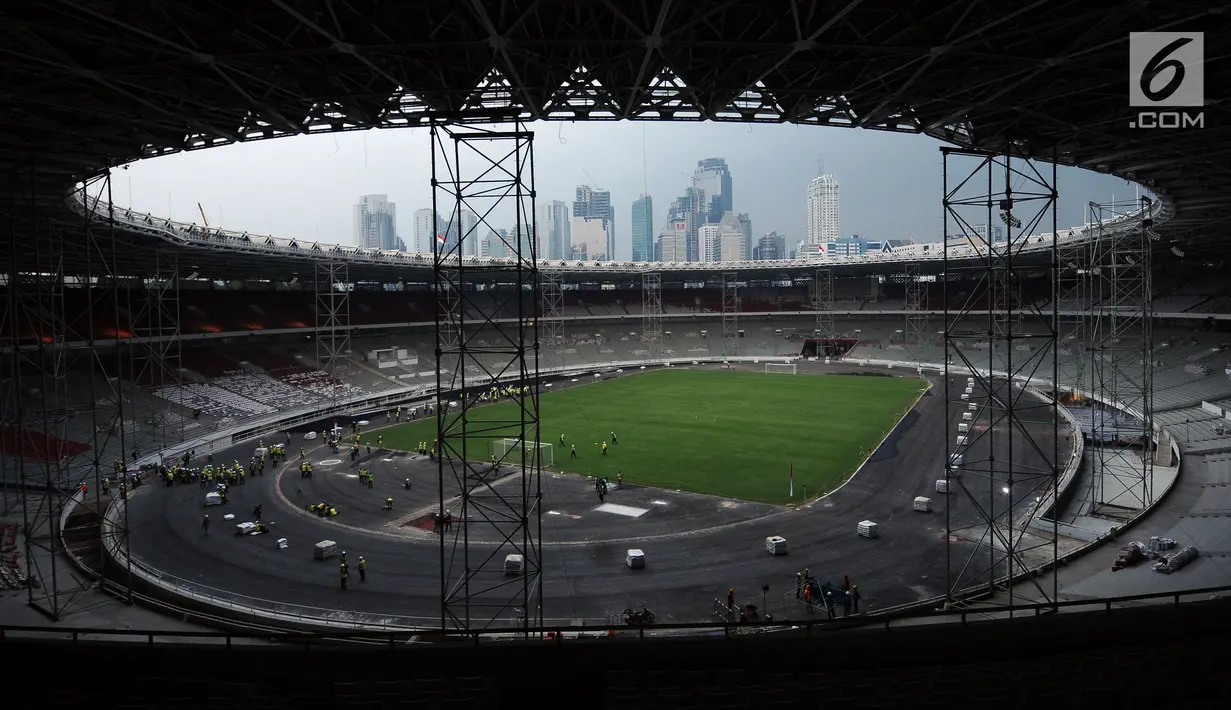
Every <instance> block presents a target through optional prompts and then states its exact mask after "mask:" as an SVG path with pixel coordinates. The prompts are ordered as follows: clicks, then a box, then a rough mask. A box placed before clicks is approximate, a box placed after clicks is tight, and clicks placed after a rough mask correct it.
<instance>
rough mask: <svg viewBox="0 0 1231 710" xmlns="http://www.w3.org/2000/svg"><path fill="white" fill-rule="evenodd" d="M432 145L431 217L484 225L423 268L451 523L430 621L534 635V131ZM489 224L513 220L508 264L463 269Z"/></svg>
mask: <svg viewBox="0 0 1231 710" xmlns="http://www.w3.org/2000/svg"><path fill="white" fill-rule="evenodd" d="M431 136H432V208H433V210H434V211H435V212H436V213H437V214H439V213H440V212H441V211H442V210H447V211H448V212H449V213H451V215H452V219H453V220H454V221H455V222H457V223H460V221H461V214H462V213H463V212H464V211H470V212H473V213H474V214H476V215H479V220H480V225H481V226H482V227H485V228H486V229H481V230H480V229H474V230H470V232H469V234H468V235H465V236H463V237H462V238H461V239H459V240H458V243H457V244H446V245H445V246H444V247H443V248H442V249H439V250H437V252H436V254H435V257H434V259H433V271H434V277H435V278H434V286H435V292H436V298H437V308H436V361H437V368H438V369H437V392H436V425H437V441H438V443H439V448H438V452H439V454H438V456H437V465H438V472H439V485H440V489H439V509H438V510H439V511H440V512H442V513H444V514H446V515H449V516H451V518H452V520H453V521H454V526H453V528H452V529H451V530H450V531H448V532H445V533H443V534H441V536H440V604H441V618H440V624H441V629H442V631H444V632H445V633H466V632H469V631H474V630H479V629H487V628H500V627H506V628H508V627H511V628H514V629H518V630H520V631H521V632H522V633H523V634H524V635H525V636H527V637H528V636H529V635H530V633H531V631H532V629H535V628H541V627H542V625H543V604H542V584H543V579H542V574H543V568H542V543H541V542H540V540H541V537H542V507H541V503H542V488H541V472H542V465H543V461H542V458H541V457H540V456H539V455H538V454H539V452H540V448H539V444H540V442H542V443H547V442H543V441H542V439H541V438H540V432H539V367H540V361H539V349H540V340H539V337H540V333H539V324H540V322H541V320H542V305H543V301H542V299H541V298H540V297H539V294H540V293H541V292H542V285H541V284H540V278H539V277H540V274H539V270H538V259H537V255H536V254H535V250H536V243H537V240H536V239H534V237H533V224H534V215H535V209H534V202H535V189H534V158H533V155H534V153H533V139H534V134H533V133H532V132H530V131H527V130H525V128H524V126H523V124H522V123H521V122H520V121H519V122H517V124H516V125H515V126H513V130H493V129H480V128H459V127H452V126H444V125H433V126H432V131H431ZM493 217H498V218H499V219H501V220H508V221H511V222H513V226H514V229H513V230H512V231H511V232H510V234H511V235H513V236H512V237H510V239H511V240H512V243H510V242H509V241H506V242H505V246H506V248H507V249H508V254H509V256H508V257H507V258H505V259H501V260H493V262H492V263H489V264H484V265H482V266H472V265H470V264H468V263H466V262H465V261H464V260H463V259H462V255H463V254H465V253H466V250H467V248H468V245H467V244H466V243H465V242H466V240H467V239H477V238H478V234H480V233H486V232H492V233H497V234H498V233H499V232H496V230H495V229H493V228H492V225H491V223H490V222H489V221H488V220H489V219H491V218H493ZM526 235H529V238H524V237H525V236H526ZM502 239H503V237H502ZM491 387H498V388H500V390H501V393H502V397H503V398H504V399H506V400H507V401H509V402H511V403H512V404H513V406H512V407H508V406H507V405H506V406H504V407H502V408H501V409H500V410H498V411H502V412H505V414H504V415H503V416H502V417H500V418H496V419H493V418H492V417H491V416H490V415H487V416H484V415H479V414H475V413H472V411H471V410H472V409H474V408H475V407H477V406H478V405H479V404H480V399H479V395H480V394H482V393H484V392H486V391H487V390H488V389H489V388H491ZM453 402H457V403H458V406H457V407H456V408H455V407H453V406H452V403H453ZM484 414H486V413H484ZM510 442H515V444H516V445H505V444H509V443H510ZM498 443H499V444H501V446H497V444H498ZM557 455H561V454H557ZM492 459H496V460H495V462H493V461H492ZM508 467H512V473H509V472H508ZM506 474H507V475H506ZM510 555H518V556H520V558H521V566H520V569H519V570H518V571H517V573H516V574H515V575H513V574H508V573H507V571H506V569H505V560H506V558H507V557H508V556H510Z"/></svg>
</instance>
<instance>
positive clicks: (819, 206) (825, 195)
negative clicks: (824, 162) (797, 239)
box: [804, 175, 841, 245]
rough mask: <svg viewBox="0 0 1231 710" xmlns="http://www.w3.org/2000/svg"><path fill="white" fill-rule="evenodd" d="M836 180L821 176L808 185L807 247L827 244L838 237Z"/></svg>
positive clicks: (839, 201) (838, 219)
mask: <svg viewBox="0 0 1231 710" xmlns="http://www.w3.org/2000/svg"><path fill="white" fill-rule="evenodd" d="M839 198H840V195H839V193H838V178H836V177H834V176H833V175H821V176H820V177H817V178H815V179H813V181H812V182H810V183H808V216H807V230H808V231H807V236H806V237H805V240H804V241H806V242H807V243H808V244H809V245H817V244H828V243H829V242H831V241H833V240H834V239H837V238H838V237H839V236H840V232H839V228H840V227H841V222H840V212H839V207H840V203H841V200H840V199H839Z"/></svg>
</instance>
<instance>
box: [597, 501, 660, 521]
mask: <svg viewBox="0 0 1231 710" xmlns="http://www.w3.org/2000/svg"><path fill="white" fill-rule="evenodd" d="M594 510H595V511H596V512H599V513H611V514H612V515H623V516H624V517H626V518H640V517H641V516H643V515H645V514H646V513H648V512H650V511H649V510H648V509H646V508H634V507H632V506H631V505H617V504H615V503H603V504H602V505H600V506H598V507H597V508H595V509H594Z"/></svg>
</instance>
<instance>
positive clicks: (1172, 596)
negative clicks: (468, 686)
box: [0, 586, 1231, 649]
mask: <svg viewBox="0 0 1231 710" xmlns="http://www.w3.org/2000/svg"><path fill="white" fill-rule="evenodd" d="M1191 597H1203V598H1201V599H1192V598H1191ZM1226 598H1231V586H1222V587H1203V588H1200V589H1193V590H1187V591H1181V592H1151V593H1149V594H1132V595H1126V596H1120V597H1109V598H1104V599H1075V600H1067V601H1056V602H1036V603H1030V604H1021V605H1016V606H1014V607H1013V608H1012V609H1009V608H1001V607H992V606H989V607H986V608H967V609H951V610H944V609H929V610H926V611H924V612H922V613H902V614H899V615H892V616H888V615H886V616H869V615H864V614H859V615H856V616H850V617H839V618H836V619H829V618H815V619H807V620H802V621H793V622H781V623H779V622H763V623H749V624H739V623H730V622H710V623H702V624H655V625H654V626H652V627H638V628H632V627H628V626H611V625H606V624H604V625H596V626H571V625H570V626H542V627H534V628H533V629H530V631H529V634H530V637H531V638H534V639H537V638H539V637H540V636H541V635H543V634H547V633H550V632H560V633H566V634H577V633H588V634H594V635H596V636H606V635H607V634H608V633H610V632H613V631H614V632H616V634H617V638H624V639H633V638H636V639H638V640H646V639H662V638H664V637H668V638H670V637H673V636H678V635H680V632H709V633H711V634H714V635H717V634H719V633H722V634H723V637H724V638H725V639H726V640H728V641H730V640H734V639H738V638H744V637H745V635H744V634H740V633H738V632H739V631H741V630H745V629H757V630H762V631H801V630H802V631H803V632H805V633H806V634H809V635H811V634H813V633H815V632H817V631H822V632H830V633H832V632H837V631H843V630H850V629H876V630H881V631H885V632H888V631H890V630H891V629H893V628H894V627H895V624H896V623H897V622H901V621H906V620H913V621H927V620H932V621H933V622H934V623H951V621H952V620H954V619H956V620H958V621H959V622H960V623H962V624H963V625H970V624H978V623H990V622H995V621H998V620H1000V619H999V618H998V617H1001V616H1004V617H1009V616H1011V617H1012V618H1020V617H1025V616H1041V615H1044V614H1050V613H1054V612H1058V611H1063V610H1074V611H1080V610H1082V609H1083V608H1085V607H1089V608H1090V609H1088V610H1087V611H1085V612H1084V613H1091V612H1092V611H1095V610H1097V611H1101V612H1103V613H1115V612H1131V611H1133V610H1140V609H1141V608H1143V607H1152V606H1161V605H1162V604H1168V605H1170V606H1180V605H1184V604H1201V603H1205V602H1210V601H1216V600H1222V599H1226ZM1142 602H1145V603H1142ZM1149 602H1156V603H1155V604H1150V603H1149ZM433 631H437V632H438V631H439V629H434V630H433ZM14 633H28V634H49V635H56V636H61V635H68V636H69V637H70V640H71V642H73V643H92V642H95V641H93V640H92V639H84V638H82V637H83V636H100V637H117V638H124V637H140V638H145V639H147V641H148V643H150V644H154V643H156V642H157V639H160V638H165V639H173V638H185V639H225V640H228V641H229V640H231V639H260V640H264V641H275V642H279V643H285V644H289V645H302V646H303V647H304V648H305V649H308V648H311V646H312V642H314V641H317V642H319V641H337V640H355V641H364V640H366V641H385V642H386V643H385V644H384V645H386V646H388V647H389V648H393V647H395V645H396V644H397V643H399V642H405V641H406V640H408V639H410V638H411V637H414V636H423V634H424V630H422V629H421V630H416V631H412V630H405V631H353V632H347V633H346V635H345V636H344V637H339V635H338V633H337V632H332V633H330V632H305V631H290V630H265V629H257V630H253V631H252V632H250V633H247V632H235V631H153V630H144V629H62V628H57V627H47V626H17V625H12V626H10V625H0V643H6V642H10V641H20V640H22V639H20V638H14V637H12V636H11V634H14ZM446 635H448V636H454V637H466V638H471V639H473V641H474V642H476V643H477V642H478V641H479V640H480V639H482V638H492V639H497V640H513V639H516V638H521V637H523V636H524V633H523V630H521V629H477V630H470V631H465V632H460V631H458V632H453V633H449V634H446ZM318 645H319V644H318ZM227 647H228V648H231V647H232V644H231V643H228V644H227Z"/></svg>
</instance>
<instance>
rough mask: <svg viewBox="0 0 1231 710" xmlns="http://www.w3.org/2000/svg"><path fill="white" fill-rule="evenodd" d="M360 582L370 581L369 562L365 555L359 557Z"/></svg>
mask: <svg viewBox="0 0 1231 710" xmlns="http://www.w3.org/2000/svg"><path fill="white" fill-rule="evenodd" d="M359 581H360V582H366V581H368V561H367V560H365V559H363V555H359Z"/></svg>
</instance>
